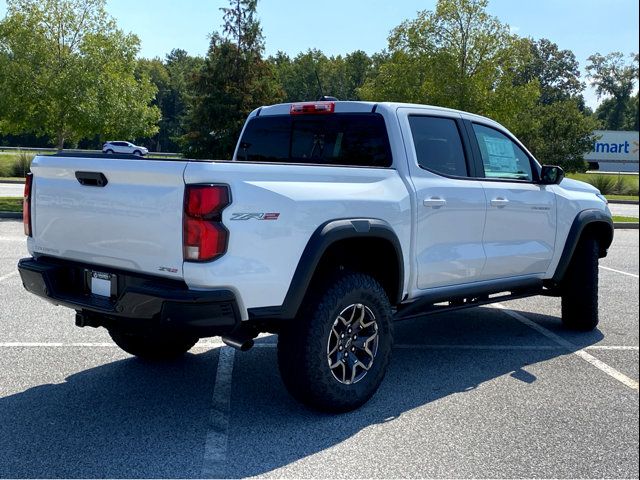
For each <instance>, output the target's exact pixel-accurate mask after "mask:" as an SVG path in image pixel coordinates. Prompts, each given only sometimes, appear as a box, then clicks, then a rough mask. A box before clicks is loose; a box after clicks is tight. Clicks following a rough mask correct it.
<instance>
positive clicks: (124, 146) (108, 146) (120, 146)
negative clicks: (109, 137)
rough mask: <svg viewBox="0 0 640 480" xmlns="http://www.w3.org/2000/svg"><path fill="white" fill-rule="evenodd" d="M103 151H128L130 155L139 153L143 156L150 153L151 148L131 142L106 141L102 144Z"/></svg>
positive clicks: (110, 152) (138, 154) (111, 152)
mask: <svg viewBox="0 0 640 480" xmlns="http://www.w3.org/2000/svg"><path fill="white" fill-rule="evenodd" d="M102 153H109V154H113V153H127V154H130V155H137V156H139V157H142V156H144V155H146V154H147V153H149V150H148V149H147V148H145V147H140V146H138V145H134V144H133V143H131V142H120V141H117V142H106V143H105V144H104V145H102Z"/></svg>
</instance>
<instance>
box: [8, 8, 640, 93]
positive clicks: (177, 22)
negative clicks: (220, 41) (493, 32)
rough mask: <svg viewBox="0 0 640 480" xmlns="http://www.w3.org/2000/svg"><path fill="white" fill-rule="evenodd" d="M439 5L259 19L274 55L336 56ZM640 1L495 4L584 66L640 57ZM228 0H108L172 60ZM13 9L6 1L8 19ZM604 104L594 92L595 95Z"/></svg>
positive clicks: (269, 12)
mask: <svg viewBox="0 0 640 480" xmlns="http://www.w3.org/2000/svg"><path fill="white" fill-rule="evenodd" d="M435 3H436V1H435V0H318V1H312V0H260V1H259V3H258V14H259V17H260V21H261V24H262V29H263V33H264V36H265V39H266V53H267V54H272V53H275V52H277V51H278V50H283V51H285V52H287V53H289V54H290V55H295V54H297V53H298V52H300V51H305V50H307V49H309V48H318V49H320V50H322V51H323V52H325V53H326V54H328V55H337V54H345V53H349V52H351V51H353V50H357V49H360V50H364V51H365V52H367V53H370V54H371V53H374V52H376V51H379V50H382V49H383V48H385V47H386V45H387V36H388V34H389V31H390V30H391V29H392V28H393V27H395V26H396V25H398V24H399V23H400V22H402V21H403V20H404V19H407V18H413V17H414V16H415V14H416V12H417V11H418V10H424V9H433V8H434V6H435ZM638 4H639V2H638V0H606V1H605V0H490V1H489V12H490V13H491V14H493V15H495V16H497V17H498V18H499V19H500V20H501V21H503V22H505V23H508V24H509V25H510V26H511V27H512V30H513V31H514V32H517V33H518V34H519V35H522V36H530V37H533V38H543V37H545V38H548V39H550V40H552V41H553V42H555V43H557V44H558V45H559V46H560V47H561V48H567V49H570V50H572V51H573V52H574V53H575V54H576V57H577V58H578V60H579V62H580V65H581V67H584V65H585V64H586V59H587V57H588V56H589V55H591V54H592V53H595V52H600V53H603V54H605V53H609V52H611V51H616V50H618V51H622V52H624V53H625V54H626V53H630V52H637V51H638V49H639V47H638V15H639V12H638ZM226 5H228V1H227V0H181V1H178V0H107V10H108V11H109V13H110V14H111V15H112V16H114V17H115V18H116V20H117V21H118V24H119V26H120V27H121V28H123V29H124V30H126V31H131V32H134V33H136V34H137V35H138V36H139V37H140V39H141V42H142V50H141V52H140V54H141V55H142V56H145V57H155V56H158V57H164V55H166V54H167V53H168V52H169V51H170V50H171V49H172V48H182V49H184V50H187V51H188V52H189V53H191V54H194V55H202V54H204V53H205V52H206V50H207V46H208V35H209V34H210V33H211V32H212V31H214V30H218V29H219V28H220V25H221V23H222V15H221V12H220V11H219V8H220V7H222V6H226ZM5 11H6V2H5V0H0V15H4V13H5ZM587 100H588V103H589V104H590V105H592V106H593V105H595V104H596V99H595V94H594V93H593V91H589V92H587Z"/></svg>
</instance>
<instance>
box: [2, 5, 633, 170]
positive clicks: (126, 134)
mask: <svg viewBox="0 0 640 480" xmlns="http://www.w3.org/2000/svg"><path fill="white" fill-rule="evenodd" d="M257 3H258V1H257V0H229V6H228V7H226V8H222V9H221V10H222V12H223V24H222V26H221V27H222V28H221V30H220V31H214V32H213V33H212V34H211V37H210V43H209V49H208V51H207V53H206V55H205V56H203V57H200V56H192V55H189V54H188V53H187V52H185V51H184V50H179V49H176V50H173V51H171V52H170V53H169V54H168V55H167V56H166V57H165V58H163V59H160V58H154V59H145V58H138V57H137V55H138V53H139V51H140V41H139V39H138V38H137V37H136V36H135V35H134V34H130V33H129V34H128V33H125V32H123V31H122V30H121V29H119V28H118V27H117V24H116V22H115V20H113V19H112V18H111V17H109V15H108V14H107V12H106V10H105V0H8V2H7V5H8V9H7V15H6V17H5V18H4V19H2V20H1V21H0V142H2V143H5V144H12V143H13V144H25V143H27V144H29V145H30V146H37V145H38V144H40V145H42V144H53V145H55V146H57V147H58V148H63V146H80V147H93V148H95V147H98V146H99V145H100V143H101V142H103V141H105V140H110V139H129V140H135V141H137V142H139V143H142V144H144V145H145V146H147V147H149V148H150V149H151V150H156V151H179V152H183V153H184V154H185V155H187V156H190V157H197V158H207V157H208V158H229V157H230V155H231V154H232V152H233V148H234V146H235V143H236V140H237V137H238V135H239V133H240V130H241V128H242V125H243V123H244V120H245V118H246V116H247V115H248V114H249V113H250V112H251V111H252V110H253V109H254V108H256V107H259V106H261V105H267V104H273V103H278V102H292V101H304V100H315V99H317V98H318V97H319V96H321V95H322V94H324V95H332V96H335V97H337V98H339V99H340V100H370V101H398V102H409V103H420V104H430V105H438V106H443V107H450V108H456V109H460V110H465V111H468V112H473V113H477V114H480V115H485V116H488V117H491V118H493V119H495V120H497V121H499V122H500V123H502V124H503V125H505V126H506V127H507V128H509V129H510V130H511V131H512V132H513V133H514V134H516V135H517V136H518V137H519V138H521V139H522V140H523V142H524V143H525V145H527V147H528V148H529V149H530V150H531V151H532V153H533V154H534V155H536V157H538V158H539V159H540V160H541V161H543V162H545V163H552V164H560V165H563V166H564V167H565V168H567V169H568V170H581V169H583V168H584V162H583V160H582V157H583V155H584V153H585V152H587V151H589V150H590V147H591V144H592V142H593V140H594V137H593V133H592V132H593V131H594V130H596V129H598V128H602V129H611V130H638V93H637V90H636V85H637V81H638V54H637V53H636V54H631V55H627V56H625V55H624V54H622V53H620V52H613V53H609V54H606V55H603V54H600V53H595V54H594V55H592V56H590V57H589V59H588V63H587V65H586V71H587V77H586V78H585V79H583V78H581V75H580V69H579V64H578V61H577V60H576V57H575V55H574V54H573V52H571V51H570V50H564V49H561V48H560V47H559V46H558V45H556V44H555V43H553V42H552V41H551V40H548V39H544V38H543V39H532V38H522V37H519V36H518V35H515V34H513V33H512V32H511V31H510V29H509V26H508V25H507V24H505V23H504V22H501V21H500V20H499V19H498V18H496V17H493V16H491V15H490V14H489V13H488V12H487V4H488V0H438V2H437V5H436V7H435V9H434V10H433V11H429V10H425V11H422V12H418V13H417V15H416V17H415V18H413V19H408V20H406V21H404V22H402V23H401V24H400V25H398V26H397V27H395V28H394V29H393V30H392V31H391V32H390V34H389V37H388V46H387V48H386V49H384V50H383V51H381V52H378V53H375V54H373V55H368V54H367V53H365V52H363V51H360V50H357V51H354V52H352V53H349V54H347V55H336V56H327V55H325V54H324V53H323V52H322V51H320V50H316V49H312V50H308V51H306V52H301V53H299V54H297V55H296V56H293V57H291V56H289V55H288V54H286V53H284V52H278V53H276V54H275V55H272V56H269V57H266V56H265V53H264V46H265V39H264V36H263V35H262V29H261V27H260V23H259V20H258V18H257ZM586 81H589V82H591V83H592V84H593V85H594V86H595V87H596V92H597V95H598V96H599V97H601V98H602V99H603V101H602V102H601V103H600V105H599V107H598V108H597V109H596V111H595V112H593V111H591V110H590V109H589V108H588V107H587V106H586V105H585V100H584V91H585V88H586ZM634 92H635V94H634Z"/></svg>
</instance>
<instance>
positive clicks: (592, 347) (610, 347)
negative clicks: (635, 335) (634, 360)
mask: <svg viewBox="0 0 640 480" xmlns="http://www.w3.org/2000/svg"><path fill="white" fill-rule="evenodd" d="M583 350H630V351H634V352H637V351H638V347H634V346H632V345H590V346H588V347H584V349H583Z"/></svg>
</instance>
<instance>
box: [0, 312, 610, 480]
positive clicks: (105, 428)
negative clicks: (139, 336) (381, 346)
mask: <svg viewBox="0 0 640 480" xmlns="http://www.w3.org/2000/svg"><path fill="white" fill-rule="evenodd" d="M528 315H529V316H530V318H535V320H536V321H538V322H540V323H543V324H545V326H551V325H558V324H559V319H557V318H554V317H545V316H543V315H535V316H532V315H531V314H528ZM554 328H556V329H557V330H558V333H562V329H561V327H554ZM602 337H603V336H602V334H601V333H600V332H599V331H596V332H592V333H590V334H585V335H581V336H575V337H573V338H568V339H569V340H570V341H572V342H573V343H575V344H576V345H577V347H578V348H581V347H584V346H587V345H590V344H592V343H595V342H597V341H598V340H600V339H601V338H602ZM274 341H275V338H273V337H267V338H263V339H260V340H259V341H258V343H262V344H273V342H274ZM396 344H397V345H398V348H396V349H395V350H394V358H393V360H392V364H391V368H390V370H389V372H388V373H387V376H386V378H385V381H384V382H383V385H382V387H381V388H380V390H379V391H378V393H377V394H376V395H375V396H374V397H373V398H372V400H371V401H370V402H369V403H367V404H366V405H365V406H364V407H362V408H361V409H359V410H357V411H355V412H351V413H348V414H343V415H336V416H332V415H324V414H318V413H315V412H312V411H309V410H308V409H306V408H305V407H303V406H301V405H300V404H298V403H296V402H295V401H294V400H293V399H292V398H291V397H289V395H288V394H287V393H286V391H285V389H284V386H283V384H282V382H281V380H280V378H279V375H278V371H277V365H276V358H275V357H276V352H275V348H272V347H271V346H269V345H265V346H262V347H260V346H258V347H257V348H255V349H253V350H251V351H250V352H248V353H245V354H240V353H238V354H237V355H236V357H235V366H234V373H233V386H232V393H231V410H230V422H229V424H230V429H229V441H228V450H227V461H226V462H225V464H224V466H223V467H221V471H220V472H219V476H220V477H236V478H237V477H244V476H251V475H264V474H267V473H269V472H273V471H274V470H276V469H278V468H282V467H286V466H288V465H291V464H292V463H294V462H296V461H299V460H302V459H304V458H307V457H309V456H312V455H316V454H322V452H323V451H325V450H326V449H328V448H331V447H334V446H337V445H340V444H341V443H343V442H346V441H348V440H349V439H350V438H351V437H353V436H354V435H357V434H361V433H362V432H363V431H364V430H366V429H368V428H369V427H374V428H381V429H382V430H380V432H379V433H378V434H376V435H378V436H379V437H380V439H379V441H378V443H374V444H373V445H372V446H371V448H373V450H374V451H372V452H369V454H370V455H371V457H372V458H373V459H375V448H384V447H383V446H384V445H385V442H384V439H383V437H384V433H383V432H384V429H385V425H384V424H386V423H390V422H395V421H398V420H399V419H400V418H401V417H402V416H403V415H405V414H410V413H411V411H412V410H414V409H416V408H418V407H424V406H427V407H430V406H432V405H435V404H437V402H438V401H450V402H453V403H456V402H463V401H464V398H465V397H464V394H465V392H470V391H473V390H474V389H476V388H477V387H478V386H481V385H482V384H484V383H486V382H490V381H492V380H494V379H496V378H498V377H502V376H510V377H509V378H508V380H507V381H509V382H515V385H517V386H518V388H532V384H533V385H535V384H536V382H537V381H539V380H540V379H538V378H537V377H536V375H535V374H534V373H532V372H531V371H529V369H528V367H530V366H532V365H535V364H537V363H540V362H544V361H546V360H549V359H553V358H556V357H559V356H563V355H566V354H567V353H568V352H567V350H563V349H560V348H549V347H555V345H554V344H553V343H552V342H550V341H549V340H548V339H546V338H545V337H543V336H542V335H540V334H538V333H537V332H535V331H533V330H532V329H530V328H529V327H526V326H524V325H522V324H519V322H516V321H515V320H513V319H510V318H508V317H507V316H506V315H504V314H503V313H499V311H497V310H494V309H488V308H477V309H473V310H469V311H465V312H458V313H453V314H443V315H439V316H436V317H432V318H430V319H426V320H412V321H407V322H403V323H399V324H397V325H396ZM443 345H444V346H446V345H449V346H451V345H468V346H475V347H469V348H468V349H467V348H447V347H442V346H443ZM501 345H502V346H507V348H500V346H501ZM439 346H440V347H439ZM483 346H484V347H487V346H490V348H480V347H483ZM517 346H521V347H522V346H529V347H531V346H533V347H534V348H530V349H529V348H526V349H521V348H513V347H517ZM494 347H495V348H494ZM539 347H541V348H539ZM108 350H109V351H108V352H106V355H107V356H110V358H111V359H112V358H113V357H114V355H116V352H118V351H117V350H116V351H114V350H111V349H108ZM67 352H69V351H68V350H67V351H64V352H62V351H58V350H56V352H55V354H56V355H59V356H62V355H67V354H68V355H70V356H73V358H74V359H77V362H78V364H83V363H82V362H84V364H86V363H87V362H94V363H95V359H93V360H92V359H91V357H90V354H89V353H87V352H83V351H82V350H79V349H78V350H73V351H71V352H70V353H67ZM193 352H195V353H191V354H189V355H187V356H186V357H185V358H184V359H183V360H181V361H178V362H173V363H166V364H149V363H145V362H142V361H139V360H137V359H133V358H129V357H127V358H126V359H122V360H116V361H111V360H110V359H109V358H107V360H106V361H109V362H110V363H105V364H103V365H100V366H97V367H93V368H89V369H86V370H83V371H80V372H79V373H73V374H71V375H69V376H68V377H66V379H65V381H64V382H63V383H59V384H45V385H40V386H37V387H33V388H28V389H27V390H25V391H24V392H21V393H17V394H14V395H9V396H7V397H4V398H0V477H14V478H17V477H22V478H36V477H37V478H44V477H49V478H53V477H65V478H72V477H83V478H94V477H111V478H123V477H124V478H136V477H147V478H149V477H152V478H164V477H171V478H194V477H200V476H201V469H202V461H203V455H204V443H205V442H204V439H205V437H206V433H207V429H208V418H209V413H210V408H211V397H212V391H213V385H214V382H215V371H216V362H217V356H218V352H219V349H217V348H216V349H213V350H209V351H205V350H202V349H194V350H193ZM12 354H13V355H15V356H16V358H19V359H20V362H31V363H34V364H37V363H43V362H44V361H43V358H42V357H43V356H45V355H49V354H51V352H50V351H48V350H44V351H43V350H38V351H37V352H33V351H26V353H25V352H24V351H23V352H22V353H20V354H18V353H17V352H14V353H12ZM118 356H119V355H118ZM23 365H24V364H23ZM48 365H51V363H48ZM66 365H67V368H68V365H69V363H66ZM538 370H539V369H538ZM15 375H16V377H18V378H20V375H21V373H20V368H19V365H18V367H17V368H16V372H15ZM25 377H26V373H25ZM27 380H28V378H27ZM16 383H17V382H16ZM458 394H462V395H463V396H462V397H458V396H457V395H458ZM493 395H494V396H495V392H493ZM501 395H503V396H504V398H503V400H504V402H505V408H508V402H509V401H510V400H509V392H508V391H504V392H502V393H501ZM434 410H437V409H435V408H434ZM442 413H443V412H442V410H441V409H440V410H438V411H437V412H435V413H434V414H437V415H440V416H441V415H442ZM467 413H468V410H467ZM477 415H478V416H481V415H483V412H481V411H478V412H477ZM421 418H423V419H424V418H425V417H421ZM426 418H427V419H428V418H430V417H429V416H427V417H426ZM468 420H469V417H468V416H467V421H468ZM450 421H458V420H457V419H455V418H451V419H450ZM428 423H429V422H428V421H427V422H425V424H422V423H419V424H415V423H413V422H409V423H407V425H406V426H405V427H404V428H410V429H415V430H418V431H424V435H426V436H428V435H429V430H430V429H432V428H436V427H435V425H434V426H431V425H429V424H428ZM443 426H446V421H445V422H444V423H443V422H442V418H440V423H439V424H438V427H437V428H442V427H443ZM401 432H402V429H400V430H397V429H394V430H393V434H394V435H399V434H401ZM369 436H371V434H369ZM397 441H398V440H397V439H396V442H397ZM400 441H401V440H400ZM407 448H409V446H407ZM356 457H357V454H356V453H355V452H354V455H345V458H356ZM343 467H345V468H346V465H344V466H343ZM370 468H375V465H370ZM353 471H354V472H357V474H356V473H354V475H356V476H371V475H373V474H374V472H375V470H369V471H367V470H353ZM332 473H333V472H331V470H329V469H328V470H326V471H325V472H324V474H323V476H331V474H332ZM276 475H277V473H276ZM279 476H281V475H279ZM297 476H304V472H302V471H300V472H299V474H298V475H297Z"/></svg>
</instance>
